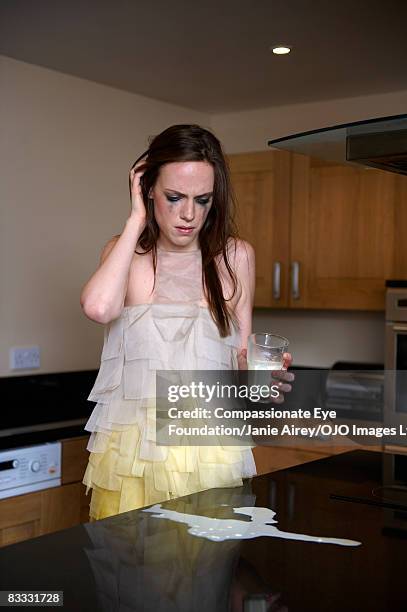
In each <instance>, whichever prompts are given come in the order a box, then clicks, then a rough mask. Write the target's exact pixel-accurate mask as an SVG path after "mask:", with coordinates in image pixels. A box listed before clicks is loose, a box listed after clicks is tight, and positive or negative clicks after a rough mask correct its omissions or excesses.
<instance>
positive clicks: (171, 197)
mask: <svg viewBox="0 0 407 612" xmlns="http://www.w3.org/2000/svg"><path fill="white" fill-rule="evenodd" d="M165 197H166V198H167V200H168V202H178V201H179V200H180V199H181V196H177V195H170V194H168V193H166V194H165ZM210 199H211V198H210V197H205V198H196V202H198V204H200V205H201V206H205V205H206V204H208V203H209V201H210Z"/></svg>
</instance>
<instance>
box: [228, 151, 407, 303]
mask: <svg viewBox="0 0 407 612" xmlns="http://www.w3.org/2000/svg"><path fill="white" fill-rule="evenodd" d="M229 162H230V168H231V176H232V183H233V187H234V190H235V193H236V198H237V224H238V229H239V232H240V235H241V236H242V238H244V239H246V240H248V241H249V242H250V243H251V244H252V245H253V247H254V249H255V252H256V294H255V306H257V307H272V308H273V307H274V308H278V307H280V308H281V307H283V308H284V307H288V308H320V309H344V310H346V309H347V310H383V309H384V296H385V280H386V279H388V278H404V279H405V278H407V249H406V248H405V244H404V242H405V239H404V233H405V228H406V227H407V177H405V176H401V175H397V174H394V173H390V172H384V171H380V170H373V169H368V170H367V169H364V168H362V167H360V168H359V167H357V166H355V167H352V166H344V165H339V164H334V163H328V162H323V161H321V160H317V159H313V158H310V157H307V156H304V155H295V154H293V155H291V154H289V153H286V152H283V151H266V152H262V153H246V154H240V155H231V156H230V157H229ZM277 263H279V264H280V266H281V284H280V297H279V298H276V296H275V295H273V276H274V268H275V264H277ZM293 264H298V266H299V293H298V295H295V292H294V291H293V287H292V282H291V281H292V278H291V276H292V270H293V269H294V267H293ZM274 289H275V287H274Z"/></svg>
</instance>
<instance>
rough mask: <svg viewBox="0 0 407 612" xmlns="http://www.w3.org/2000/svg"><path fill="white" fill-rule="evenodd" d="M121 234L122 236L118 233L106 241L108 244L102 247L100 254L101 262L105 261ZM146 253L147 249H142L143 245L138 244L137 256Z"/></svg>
mask: <svg viewBox="0 0 407 612" xmlns="http://www.w3.org/2000/svg"><path fill="white" fill-rule="evenodd" d="M120 236H121V234H116V236H113V237H112V238H110V240H108V242H106V244H105V245H104V247H103V249H102V253H101V255H100V261H101V263H103V261H104V260H105V259H106V257H107V256H108V255H109V253H110V251H111V250H112V249H113V247H114V245H115V244H116V242H117V241H118V240H119V238H120ZM145 253H147V251H146V250H145V249H142V248H141V246H140V245H139V244H138V245H137V247H136V250H135V253H134V255H135V256H136V255H144V254H145Z"/></svg>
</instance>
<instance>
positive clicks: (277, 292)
mask: <svg viewBox="0 0 407 612" xmlns="http://www.w3.org/2000/svg"><path fill="white" fill-rule="evenodd" d="M280 297H281V263H280V262H279V261H275V262H274V264H273V298H274V299H275V300H279V299H280Z"/></svg>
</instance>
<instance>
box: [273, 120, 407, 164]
mask: <svg viewBox="0 0 407 612" xmlns="http://www.w3.org/2000/svg"><path fill="white" fill-rule="evenodd" d="M268 144H269V146H270V147H274V148H277V149H283V150H285V151H291V152H293V153H301V154H303V155H311V156H312V157H319V158H321V159H324V160H326V161H333V162H340V163H344V164H353V165H354V164H358V165H362V166H365V167H373V168H379V169H381V170H387V171H389V172H397V173H398V174H407V115H393V116H392V117H382V118H379V119H369V120H367V121H356V122H355V123H346V124H342V125H336V126H333V127H328V128H323V129H319V130H313V131H311V132H303V133H301V134H293V135H292V136H287V137H285V138H277V139H276V140H269V142H268Z"/></svg>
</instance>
